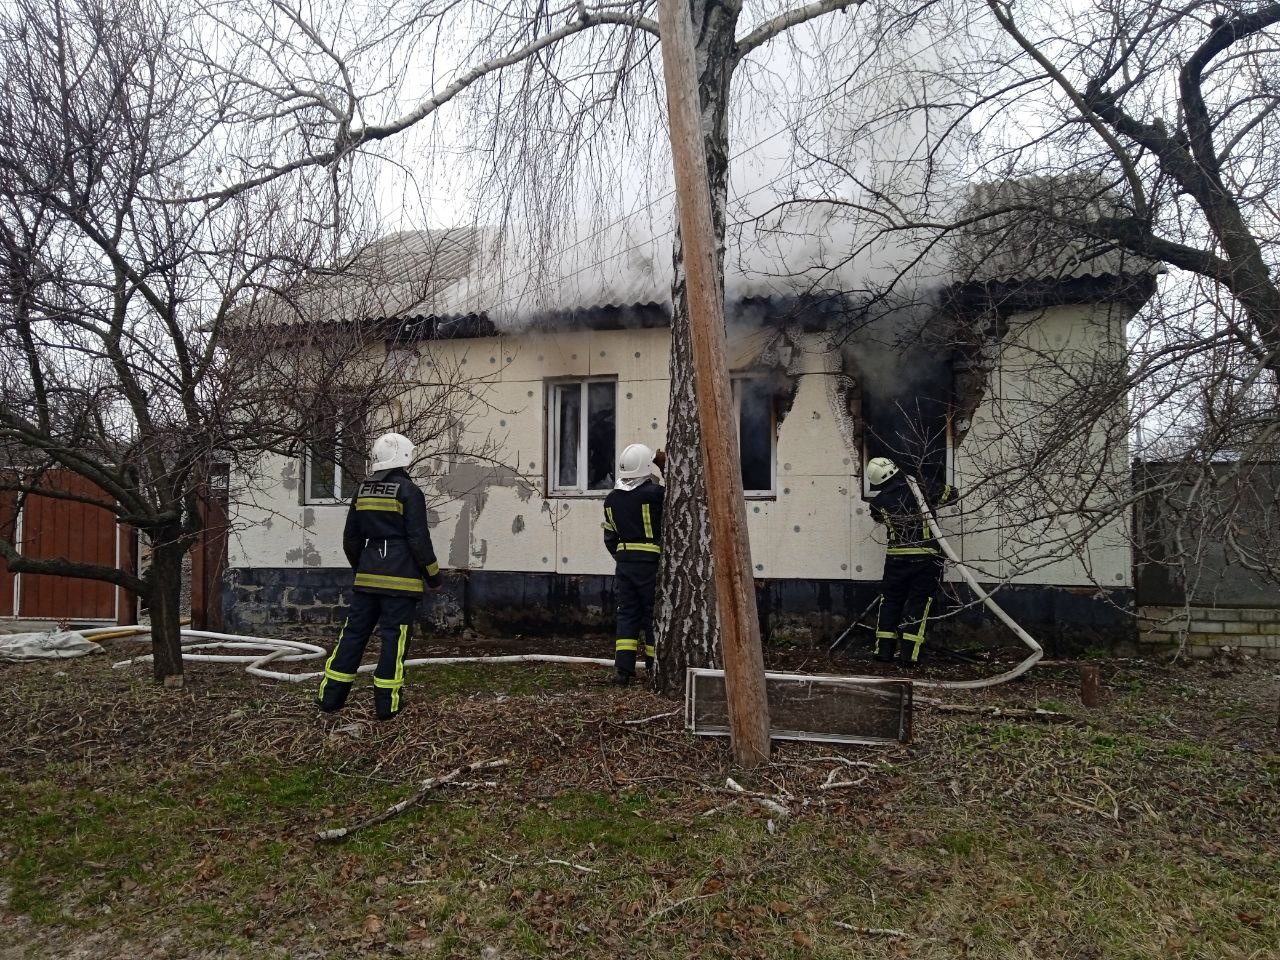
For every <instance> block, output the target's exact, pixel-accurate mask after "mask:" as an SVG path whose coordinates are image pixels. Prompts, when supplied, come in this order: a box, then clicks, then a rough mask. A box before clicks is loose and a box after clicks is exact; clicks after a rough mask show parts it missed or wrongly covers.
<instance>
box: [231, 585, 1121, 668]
mask: <svg viewBox="0 0 1280 960" xmlns="http://www.w3.org/2000/svg"><path fill="white" fill-rule="evenodd" d="M350 591H351V571H350V570H348V569H346V568H318V567H301V568H292V567H289V568H243V567H242V568H235V569H232V570H231V571H229V573H228V578H227V586H226V589H225V591H224V593H223V611H224V615H225V622H226V629H227V630H229V631H231V632H236V633H255V632H263V633H270V632H272V631H273V630H281V629H287V628H288V627H291V626H301V625H308V626H311V627H314V626H317V625H324V624H332V625H334V628H335V630H336V628H337V627H338V626H339V625H340V624H341V623H342V621H343V619H344V617H345V606H346V603H347V601H348V600H349V599H350ZM878 593H879V584H878V583H877V582H875V581H856V580H853V581H851V580H757V581H756V601H757V605H758V607H759V610H760V622H761V628H762V631H763V635H764V637H765V640H766V642H773V643H784V644H787V643H790V644H796V645H800V646H809V645H821V646H823V647H825V646H826V645H827V644H829V643H830V642H831V641H832V640H833V639H834V638H835V637H837V636H839V635H840V634H841V633H842V632H843V631H844V629H845V628H846V627H847V626H848V625H849V623H850V621H851V620H852V618H853V617H855V616H857V615H858V614H859V613H862V612H863V611H867V608H868V606H869V605H870V604H871V602H872V601H873V600H874V599H875V597H876V596H877V594H878ZM996 599H997V600H998V601H999V603H1000V605H1001V606H1002V607H1003V608H1004V609H1005V610H1006V611H1007V612H1008V613H1009V615H1010V616H1012V617H1013V618H1014V619H1015V620H1017V621H1018V622H1019V623H1020V624H1022V626H1023V627H1024V628H1025V629H1026V630H1027V631H1028V632H1030V633H1031V635H1032V636H1034V637H1035V638H1036V639H1037V640H1039V641H1040V643H1041V644H1042V645H1043V646H1044V648H1045V650H1046V652H1047V653H1048V655H1049V656H1075V655H1078V654H1080V653H1083V652H1084V651H1085V650H1088V649H1090V648H1093V649H1103V650H1114V649H1116V648H1117V647H1120V648H1121V649H1125V648H1127V645H1129V644H1133V643H1134V642H1136V640H1137V626H1136V620H1135V619H1134V597H1133V591H1132V590H1130V589H1123V590H1100V589H1098V588H1095V587H1051V586H1035V585H1027V586H1005V587H1003V588H1002V589H1000V590H999V592H998V593H997V594H996ZM936 607H937V609H938V613H939V616H938V617H937V619H935V620H933V621H932V622H931V624H930V627H929V630H930V640H933V641H935V642H938V643H944V644H952V645H954V644H966V645H968V644H974V645H977V644H989V643H1002V644H1003V643H1008V642H1010V641H1011V637H1010V634H1009V631H1008V630H1007V628H1006V627H1004V626H1003V625H1002V624H1000V623H999V622H998V621H996V619H995V617H994V616H993V615H992V614H991V613H990V612H989V611H988V610H987V609H986V608H985V607H982V606H980V605H978V604H976V603H975V598H974V597H973V595H972V593H971V592H970V591H969V589H968V588H967V587H966V586H964V585H962V584H950V583H949V584H947V585H946V591H945V596H944V597H942V598H941V602H940V603H939V604H937V605H936ZM613 617H614V598H613V577H612V576H601V575H577V576H574V575H563V574H553V573H511V572H503V571H491V570H472V571H445V588H444V590H443V591H442V592H441V593H439V594H437V595H435V596H433V597H430V598H428V600H427V601H425V602H424V605H423V620H424V621H425V622H424V626H426V627H428V628H429V629H430V630H431V631H432V633H433V634H435V635H437V636H438V635H441V634H450V633H457V632H460V631H462V630H463V629H472V630H475V631H477V632H479V633H483V634H493V635H498V636H511V635H514V634H523V635H525V636H553V635H554V636H581V635H587V634H601V633H605V634H607V633H609V632H611V631H612V629H613ZM864 622H865V623H872V622H874V612H873V611H868V612H866V615H865V617H864ZM312 632H314V630H312ZM857 635H858V636H860V637H863V638H864V639H865V637H866V636H867V635H866V634H864V633H862V632H858V634H857Z"/></svg>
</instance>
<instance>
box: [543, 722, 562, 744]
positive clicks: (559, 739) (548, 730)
mask: <svg viewBox="0 0 1280 960" xmlns="http://www.w3.org/2000/svg"><path fill="white" fill-rule="evenodd" d="M539 726H540V727H542V732H543V733H545V734H546V735H547V736H548V737H550V738H551V739H552V740H554V741H555V742H556V743H558V744H560V746H561V747H567V746H568V744H567V743H565V742H564V737H562V736H560V734H558V733H556V732H555V731H554V730H552V729H551V728H550V727H548V726H547V725H546V724H545V723H541V724H539Z"/></svg>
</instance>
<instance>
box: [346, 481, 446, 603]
mask: <svg viewBox="0 0 1280 960" xmlns="http://www.w3.org/2000/svg"><path fill="white" fill-rule="evenodd" d="M342 549H343V552H344V553H346V555H347V560H348V561H349V562H350V563H351V566H352V568H353V569H354V570H355V572H356V581H355V588H356V589H357V590H360V591H362V592H364V593H385V594H392V595H395V596H403V595H405V594H421V593H422V592H423V581H424V580H425V582H426V584H427V585H429V586H431V587H433V588H434V587H437V586H439V585H440V583H441V580H442V578H441V576H440V565H439V564H438V563H436V554H435V550H433V549H432V547H431V533H430V531H429V530H428V529H427V502H426V498H425V497H423V495H422V491H421V490H419V489H418V487H417V485H416V484H415V483H414V482H413V481H412V480H411V479H409V474H407V473H406V472H405V471H404V470H403V469H401V468H399V467H397V468H395V469H394V470H383V471H380V472H378V473H375V474H374V475H373V476H371V477H370V478H369V479H368V480H366V481H365V482H364V483H362V484H360V488H359V490H357V491H356V497H355V499H354V500H353V501H351V509H350V510H348V511H347V525H346V528H345V529H344V530H343V533H342Z"/></svg>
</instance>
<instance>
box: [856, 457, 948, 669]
mask: <svg viewBox="0 0 1280 960" xmlns="http://www.w3.org/2000/svg"><path fill="white" fill-rule="evenodd" d="M867 479H868V480H869V481H870V482H871V489H872V490H875V491H877V492H876V494H875V499H874V500H872V502H871V513H872V516H873V517H874V518H875V519H876V521H877V522H879V523H883V524H884V525H885V529H886V531H887V534H888V546H887V547H886V548H885V551H884V553H885V556H884V575H883V577H882V578H881V583H880V614H879V617H878V618H877V620H876V652H875V658H876V659H877V660H881V661H890V660H892V659H893V658H894V653H895V650H896V652H897V655H898V657H899V659H900V660H901V661H902V662H903V663H906V664H915V663H917V662H918V661H919V659H920V648H921V647H922V646H924V638H925V628H926V627H927V626H928V623H929V612H930V608H931V607H932V606H933V599H934V596H935V595H936V594H937V592H938V587H939V585H940V584H941V583H942V567H943V558H942V554H941V552H940V551H939V548H938V541H937V539H936V538H935V537H934V535H933V530H932V529H931V528H930V526H929V520H928V518H927V517H925V516H924V514H923V513H922V511H921V510H920V505H919V504H918V503H917V502H916V498H915V495H914V494H912V492H911V488H910V487H909V486H908V485H907V478H906V476H905V475H904V474H903V473H901V472H900V471H899V470H898V467H897V465H896V464H895V463H894V462H893V461H892V460H890V459H889V458H888V457H876V458H874V459H873V460H871V461H870V462H869V463H868V464H867ZM921 492H922V493H924V495H925V496H926V497H928V499H929V501H930V503H931V504H932V505H933V506H938V505H940V504H943V503H948V502H950V501H951V500H952V499H954V491H953V490H952V489H951V487H949V486H946V487H943V489H942V492H941V494H939V495H938V496H937V497H936V498H934V497H931V496H929V493H928V492H927V491H925V490H923V489H922V491H921Z"/></svg>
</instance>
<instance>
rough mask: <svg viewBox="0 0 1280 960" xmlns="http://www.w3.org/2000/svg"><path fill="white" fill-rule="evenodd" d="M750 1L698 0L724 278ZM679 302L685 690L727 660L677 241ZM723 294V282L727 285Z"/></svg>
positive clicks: (672, 594) (666, 663)
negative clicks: (732, 137) (734, 107)
mask: <svg viewBox="0 0 1280 960" xmlns="http://www.w3.org/2000/svg"><path fill="white" fill-rule="evenodd" d="M740 12H741V4H740V3H736V2H729V3H721V2H717V0H711V2H706V0H691V3H690V13H691V15H692V20H693V32H694V37H695V42H696V44H697V50H698V68H699V69H698V92H699V99H700V100H701V104H702V129H703V135H704V138H705V144H706V152H707V176H708V179H709V181H710V184H711V214H712V225H713V227H714V229H715V233H716V251H717V259H718V261H719V266H720V271H719V272H720V277H721V284H722V285H723V282H724V280H723V278H724V270H723V267H724V245H725V208H726V206H727V204H728V194H729V87H730V83H731V81H732V78H733V70H734V67H735V66H736V65H737V53H736V47H735V43H734V31H735V28H736V27H737V23H738V15H739V14H740ZM674 256H675V279H674V282H673V284H672V290H671V302H672V305H673V306H672V317H671V397H670V401H669V406H668V410H667V446H666V451H667V467H666V477H665V479H666V485H667V495H666V504H665V506H664V509H663V515H662V526H663V530H662V565H661V568H660V571H659V577H658V606H657V610H656V611H655V615H654V627H655V632H656V633H657V646H658V670H657V677H656V682H657V689H658V690H659V691H660V692H662V693H664V694H666V695H668V696H678V695H680V693H681V692H682V691H683V690H684V676H685V670H686V668H688V667H708V666H717V665H719V663H720V645H719V633H718V629H717V627H718V622H719V617H718V615H717V609H716V591H715V582H714V580H713V579H712V575H713V573H714V571H713V569H712V555H711V546H710V543H711V522H710V517H709V514H708V511H707V486H706V481H705V476H704V472H703V469H702V431H701V429H700V427H699V425H698V407H697V402H696V399H695V393H694V391H695V389H696V385H695V383H694V376H693V345H692V342H691V340H690V330H689V303H688V300H687V299H686V297H685V275H684V251H683V245H682V241H681V238H680V234H679V231H677V232H676V243H675V253H674ZM721 292H722V294H723V289H722V291H721Z"/></svg>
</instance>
